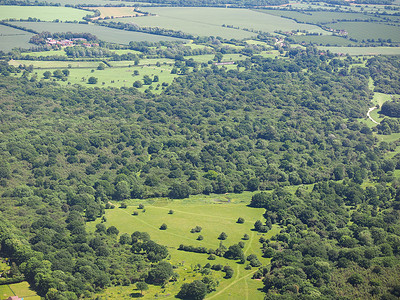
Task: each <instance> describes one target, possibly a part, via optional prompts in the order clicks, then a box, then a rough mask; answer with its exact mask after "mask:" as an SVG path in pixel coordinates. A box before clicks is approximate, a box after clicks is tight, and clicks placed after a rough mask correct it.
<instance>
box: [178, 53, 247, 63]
mask: <svg viewBox="0 0 400 300" xmlns="http://www.w3.org/2000/svg"><path fill="white" fill-rule="evenodd" d="M214 57H215V55H214V54H203V55H192V56H185V59H191V58H193V60H194V61H197V62H199V63H207V62H209V61H213V59H214ZM245 59H246V56H245V55H243V54H238V53H232V54H225V55H224V56H223V58H222V62H228V61H238V60H245ZM213 62H214V61H213Z"/></svg>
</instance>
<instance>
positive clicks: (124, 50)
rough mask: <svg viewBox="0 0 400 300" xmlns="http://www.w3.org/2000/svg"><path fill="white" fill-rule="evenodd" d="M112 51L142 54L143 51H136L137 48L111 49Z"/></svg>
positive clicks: (120, 53) (119, 53)
mask: <svg viewBox="0 0 400 300" xmlns="http://www.w3.org/2000/svg"><path fill="white" fill-rule="evenodd" d="M110 51H111V52H114V53H115V54H118V55H122V54H128V53H132V54H141V53H142V52H140V51H136V50H130V49H120V50H110Z"/></svg>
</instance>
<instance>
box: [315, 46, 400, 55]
mask: <svg viewBox="0 0 400 300" xmlns="http://www.w3.org/2000/svg"><path fill="white" fill-rule="evenodd" d="M318 48H319V49H323V50H329V51H331V52H333V53H345V54H350V55H400V47H324V46H321V47H318Z"/></svg>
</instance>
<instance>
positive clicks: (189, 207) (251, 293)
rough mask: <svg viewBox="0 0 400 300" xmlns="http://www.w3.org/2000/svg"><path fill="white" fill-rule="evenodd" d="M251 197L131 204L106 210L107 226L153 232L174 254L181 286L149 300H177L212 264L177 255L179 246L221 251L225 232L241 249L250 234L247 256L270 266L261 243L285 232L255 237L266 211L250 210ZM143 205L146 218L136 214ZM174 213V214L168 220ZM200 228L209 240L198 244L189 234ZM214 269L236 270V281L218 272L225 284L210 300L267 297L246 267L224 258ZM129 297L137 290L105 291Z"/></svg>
mask: <svg viewBox="0 0 400 300" xmlns="http://www.w3.org/2000/svg"><path fill="white" fill-rule="evenodd" d="M251 195H252V193H249V192H247V193H243V194H239V195H237V194H231V195H209V196H203V195H197V196H191V197H190V198H189V199H187V200H173V201H172V200H169V199H149V200H129V201H127V204H128V208H126V209H119V208H116V209H113V210H107V211H106V218H107V222H106V223H105V225H106V226H111V225H114V226H116V227H117V228H118V229H119V230H120V233H121V234H122V233H125V232H126V233H132V232H134V231H137V230H138V231H146V232H148V233H149V234H150V236H151V237H152V239H153V240H155V241H156V242H158V243H160V244H163V245H166V246H167V247H168V249H169V252H170V253H171V259H170V262H171V263H172V264H174V265H177V266H178V269H176V270H177V272H178V274H179V275H180V278H179V282H177V283H176V284H168V285H167V287H166V289H165V290H164V291H161V290H160V288H158V287H151V288H150V290H149V291H148V292H147V293H146V295H145V297H144V299H154V298H155V297H156V296H155V295H156V293H157V294H158V295H159V297H162V298H164V297H167V298H168V297H170V298H173V297H174V295H176V293H177V292H178V291H179V286H180V285H181V284H182V283H183V282H184V280H185V282H190V281H192V280H194V279H196V278H198V277H199V275H198V274H196V273H194V272H193V271H192V267H193V266H195V265H196V264H198V263H199V264H201V265H205V264H206V263H208V262H210V261H208V260H207V257H208V255H207V254H197V253H188V252H183V251H178V250H177V248H178V247H179V245H180V244H185V245H194V246H204V247H207V248H217V247H218V245H219V243H220V241H219V240H218V239H217V237H218V235H219V234H220V233H221V232H222V231H224V232H226V233H227V235H228V239H227V240H225V241H224V242H223V244H224V245H226V246H230V245H232V244H235V243H238V242H239V241H241V238H242V237H243V235H244V234H245V233H247V234H249V236H250V240H248V241H244V242H245V247H244V252H245V254H246V255H249V254H252V253H254V254H257V256H258V257H259V258H260V261H261V262H262V263H263V264H268V263H269V261H270V260H269V259H264V258H261V250H260V244H259V242H258V239H259V237H261V236H262V235H263V236H264V237H265V238H270V237H271V236H272V235H275V234H277V233H278V232H279V231H280V228H279V227H278V226H275V227H274V228H273V229H272V230H270V231H269V232H268V233H266V234H258V233H257V232H254V231H251V229H252V228H253V225H254V222H255V221H257V220H259V219H260V220H262V214H263V212H264V210H263V209H256V208H249V207H247V206H246V204H247V203H248V202H249V200H250V197H251ZM139 203H143V204H144V205H145V209H146V212H142V211H141V210H138V209H137V205H138V204H139ZM117 206H118V205H117ZM171 209H172V210H173V211H174V213H173V214H168V212H169V210H171ZM135 210H136V211H138V212H139V215H138V216H133V215H132V213H133V211H135ZM238 217H243V218H244V219H245V223H244V224H237V223H236V220H237V219H238ZM162 223H166V224H167V225H168V229H167V230H165V231H162V230H159V226H160V225H161V224H162ZM95 225H96V223H95V222H93V223H89V224H88V225H87V226H88V229H89V230H94V228H95ZM195 226H200V227H202V228H203V229H202V231H201V233H200V234H201V235H203V237H204V240H202V241H197V240H196V238H197V236H198V235H199V234H198V233H195V234H193V233H190V229H191V228H193V227H195ZM210 263H212V264H218V263H221V264H223V265H226V264H228V265H231V266H232V268H233V269H234V270H235V274H234V276H233V278H231V279H229V280H226V279H222V275H223V274H221V272H214V276H217V278H218V277H219V279H220V286H219V287H218V289H217V291H216V292H214V293H212V294H210V295H209V297H208V299H263V295H262V293H261V292H260V291H258V290H257V289H258V288H261V287H262V282H261V281H255V280H251V279H250V278H251V275H252V273H253V272H254V271H255V269H253V270H250V271H246V270H244V265H239V264H237V263H236V262H235V261H232V260H226V259H224V258H217V259H216V260H215V261H211V262H210ZM246 287H247V288H246ZM126 292H130V293H132V287H131V288H127V289H124V288H112V289H109V290H107V291H106V295H107V297H109V299H115V298H113V297H115V295H118V293H119V295H120V296H121V297H123V294H124V293H126Z"/></svg>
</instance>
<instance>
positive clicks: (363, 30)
mask: <svg viewBox="0 0 400 300" xmlns="http://www.w3.org/2000/svg"><path fill="white" fill-rule="evenodd" d="M328 26H330V27H332V28H335V29H342V30H346V31H347V32H348V35H349V37H351V38H355V39H357V40H359V41H362V40H367V39H375V40H378V39H380V38H381V39H385V40H386V39H391V40H392V41H393V42H400V27H396V26H390V25H385V24H377V23H367V22H338V23H330V24H328Z"/></svg>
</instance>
